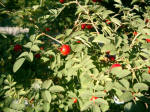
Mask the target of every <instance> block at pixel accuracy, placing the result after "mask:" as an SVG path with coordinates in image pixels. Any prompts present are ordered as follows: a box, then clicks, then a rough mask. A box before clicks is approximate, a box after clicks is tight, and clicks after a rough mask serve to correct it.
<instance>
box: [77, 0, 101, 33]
mask: <svg viewBox="0 0 150 112" xmlns="http://www.w3.org/2000/svg"><path fill="white" fill-rule="evenodd" d="M76 3H77V5H78V6H79V7H80V8H82V9H83V10H84V12H85V13H86V14H87V15H88V17H89V20H90V21H91V23H92V25H93V27H94V29H95V30H96V32H97V34H98V35H99V34H100V33H99V31H98V29H97V28H96V25H95V24H94V21H93V20H92V19H91V17H90V15H89V12H88V11H87V10H86V9H85V8H83V7H82V6H81V5H80V3H79V2H78V0H76Z"/></svg>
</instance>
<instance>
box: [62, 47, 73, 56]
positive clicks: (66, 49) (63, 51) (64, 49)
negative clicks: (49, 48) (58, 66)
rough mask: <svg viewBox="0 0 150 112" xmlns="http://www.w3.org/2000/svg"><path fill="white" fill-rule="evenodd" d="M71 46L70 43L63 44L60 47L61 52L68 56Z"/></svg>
mask: <svg viewBox="0 0 150 112" xmlns="http://www.w3.org/2000/svg"><path fill="white" fill-rule="evenodd" d="M70 50H71V49H70V46H69V45H62V46H61V47H60V52H61V54H62V55H64V56H66V55H68V54H69V53H70Z"/></svg>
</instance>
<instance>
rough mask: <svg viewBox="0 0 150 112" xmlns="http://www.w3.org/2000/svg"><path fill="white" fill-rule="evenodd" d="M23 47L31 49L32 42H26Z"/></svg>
mask: <svg viewBox="0 0 150 112" xmlns="http://www.w3.org/2000/svg"><path fill="white" fill-rule="evenodd" d="M24 47H26V48H31V47H32V42H28V43H26V44H25V45H24Z"/></svg>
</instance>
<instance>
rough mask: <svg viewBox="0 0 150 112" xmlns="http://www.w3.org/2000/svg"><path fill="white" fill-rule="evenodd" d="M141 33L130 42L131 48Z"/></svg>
mask: <svg viewBox="0 0 150 112" xmlns="http://www.w3.org/2000/svg"><path fill="white" fill-rule="evenodd" d="M140 34H141V33H139V34H137V35H136V36H135V37H134V39H133V40H132V43H131V44H130V48H132V46H133V45H134V41H135V40H136V38H137V37H138V36H139V35H140Z"/></svg>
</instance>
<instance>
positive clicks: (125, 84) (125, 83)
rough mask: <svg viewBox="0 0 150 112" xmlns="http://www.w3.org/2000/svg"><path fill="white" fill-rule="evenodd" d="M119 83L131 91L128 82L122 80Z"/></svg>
mask: <svg viewBox="0 0 150 112" xmlns="http://www.w3.org/2000/svg"><path fill="white" fill-rule="evenodd" d="M119 82H120V83H121V84H122V85H123V86H124V87H126V88H127V89H129V86H130V83H129V81H128V80H126V79H122V80H119Z"/></svg>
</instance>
